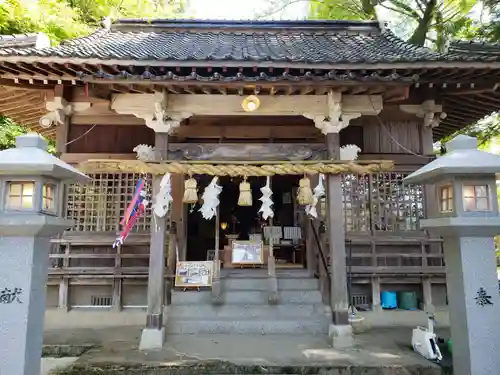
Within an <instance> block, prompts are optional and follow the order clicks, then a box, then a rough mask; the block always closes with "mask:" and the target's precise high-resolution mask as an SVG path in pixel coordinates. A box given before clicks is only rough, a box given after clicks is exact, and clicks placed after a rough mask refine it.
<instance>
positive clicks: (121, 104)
mask: <svg viewBox="0 0 500 375" xmlns="http://www.w3.org/2000/svg"><path fill="white" fill-rule="evenodd" d="M111 109H112V110H114V111H115V112H116V113H119V114H122V115H134V116H135V117H138V118H142V119H144V120H145V122H146V126H148V127H150V128H151V129H153V130H154V131H155V132H157V133H170V132H171V131H172V130H173V129H175V128H177V127H179V126H180V124H181V122H182V120H184V119H186V118H189V117H191V116H192V115H193V114H192V113H189V112H175V111H169V110H168V95H167V93H166V92H165V91H161V92H160V91H157V92H155V93H154V94H124V95H116V96H115V97H114V98H113V99H112V101H111Z"/></svg>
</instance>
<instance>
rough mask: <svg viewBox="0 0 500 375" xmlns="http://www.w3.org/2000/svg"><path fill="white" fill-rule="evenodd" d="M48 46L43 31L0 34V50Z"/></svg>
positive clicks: (47, 39)
mask: <svg viewBox="0 0 500 375" xmlns="http://www.w3.org/2000/svg"><path fill="white" fill-rule="evenodd" d="M48 46H50V41H49V38H48V37H47V35H45V34H43V33H30V34H14V35H0V50H1V49H9V50H17V49H20V48H23V49H24V48H45V47H48Z"/></svg>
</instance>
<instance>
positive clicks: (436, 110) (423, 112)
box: [399, 100, 446, 128]
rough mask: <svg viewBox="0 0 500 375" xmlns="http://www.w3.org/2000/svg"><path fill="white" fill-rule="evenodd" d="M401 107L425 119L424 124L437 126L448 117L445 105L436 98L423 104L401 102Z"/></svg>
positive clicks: (432, 126) (404, 110)
mask: <svg viewBox="0 0 500 375" xmlns="http://www.w3.org/2000/svg"><path fill="white" fill-rule="evenodd" d="M399 109H400V110H401V111H403V112H406V113H410V114H413V115H415V116H417V117H420V118H423V119H424V126H428V127H431V128H436V127H438V126H439V124H440V122H441V120H444V119H445V118H446V113H445V112H443V106H442V105H440V104H436V102H435V101H434V100H426V101H425V102H423V103H422V104H401V105H400V106H399Z"/></svg>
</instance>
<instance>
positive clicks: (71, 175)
mask: <svg viewBox="0 0 500 375" xmlns="http://www.w3.org/2000/svg"><path fill="white" fill-rule="evenodd" d="M0 174H2V175H13V176H16V175H17V176H20V175H23V176H25V175H38V176H50V177H55V178H58V179H60V180H62V181H64V180H72V181H74V182H80V183H87V182H88V181H89V180H90V179H89V177H87V176H86V175H85V174H83V173H82V172H80V171H78V170H77V169H75V168H73V167H72V166H71V165H69V164H66V163H65V162H63V161H62V160H60V159H58V158H56V157H55V156H53V155H51V154H49V153H48V152H47V141H45V140H44V139H43V138H42V137H40V136H39V135H38V134H37V133H29V134H27V135H22V136H19V137H17V139H16V147H15V148H11V149H8V150H3V151H0Z"/></svg>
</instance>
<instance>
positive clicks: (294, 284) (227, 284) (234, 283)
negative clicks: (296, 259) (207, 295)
mask: <svg viewBox="0 0 500 375" xmlns="http://www.w3.org/2000/svg"><path fill="white" fill-rule="evenodd" d="M221 284H222V287H223V290H225V291H230V290H254V291H264V292H265V291H267V290H268V289H269V280H268V279H267V278H227V279H222V280H221ZM318 289H319V282H318V280H317V279H313V278H305V277H304V278H296V277H294V278H279V279H278V290H313V291H314V290H318Z"/></svg>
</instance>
